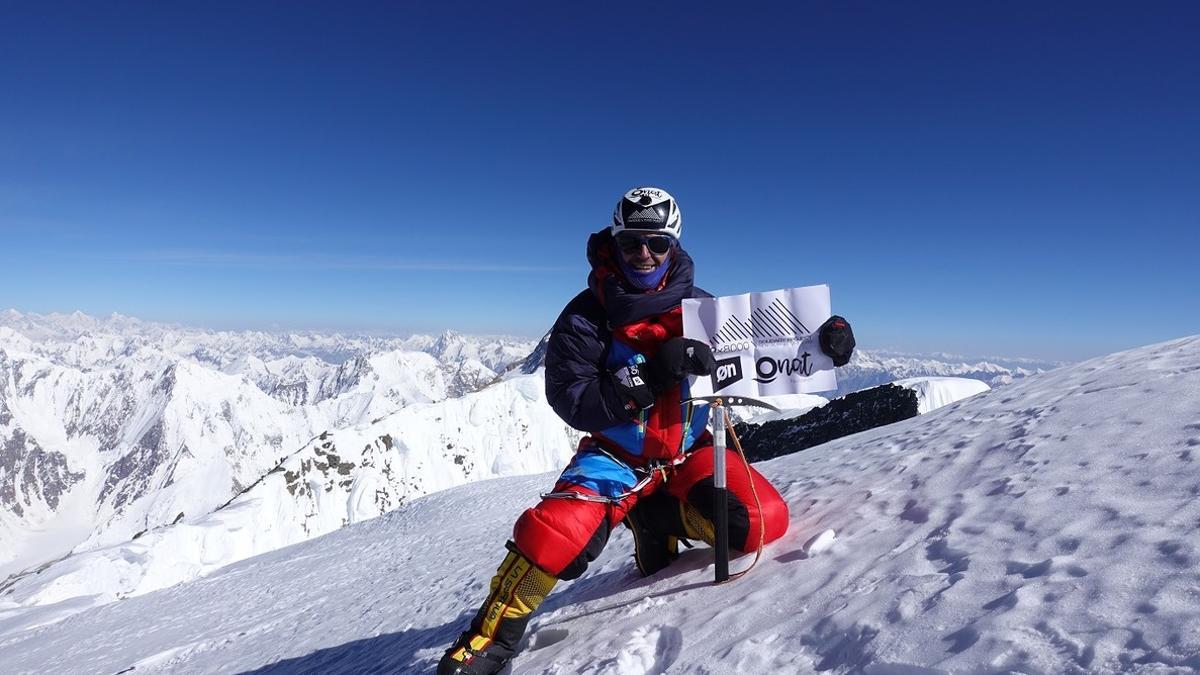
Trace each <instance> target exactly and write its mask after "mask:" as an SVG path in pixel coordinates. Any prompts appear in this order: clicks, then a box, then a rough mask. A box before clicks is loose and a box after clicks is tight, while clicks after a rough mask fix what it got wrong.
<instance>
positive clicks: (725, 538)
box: [689, 396, 778, 584]
mask: <svg viewBox="0 0 1200 675" xmlns="http://www.w3.org/2000/svg"><path fill="white" fill-rule="evenodd" d="M695 401H705V402H707V403H708V404H709V406H710V407H711V409H712V411H713V413H714V414H715V417H713V418H712V435H713V488H714V496H713V530H714V531H713V540H714V541H713V548H714V551H715V553H716V558H717V559H716V565H715V567H716V575H715V576H716V583H718V584H719V583H721V582H723V581H728V580H729V487H728V482H727V481H728V476H729V472H728V471H727V469H726V466H725V405H726V404H728V405H749V406H755V407H758V408H766V409H768V410H778V408H776V407H775V406H773V405H771V404H770V403H766V402H764V401H759V400H757V399H753V398H745V397H740V396H729V397H724V398H722V397H719V396H697V397H696V398H693V399H690V400H689V403H691V402H695Z"/></svg>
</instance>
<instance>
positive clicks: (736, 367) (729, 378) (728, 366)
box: [712, 356, 742, 393]
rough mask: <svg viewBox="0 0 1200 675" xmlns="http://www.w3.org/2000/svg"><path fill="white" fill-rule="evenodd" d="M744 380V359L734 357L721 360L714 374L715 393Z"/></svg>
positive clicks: (713, 385) (713, 386)
mask: <svg viewBox="0 0 1200 675" xmlns="http://www.w3.org/2000/svg"><path fill="white" fill-rule="evenodd" d="M741 379H742V359H741V357H739V356H733V357H730V358H728V359H719V360H718V361H717V367H716V369H714V370H713V372H712V388H713V392H714V393H715V392H718V391H721V390H722V389H724V388H725V387H728V386H729V385H731V384H733V383H735V382H738V381H740V380H741Z"/></svg>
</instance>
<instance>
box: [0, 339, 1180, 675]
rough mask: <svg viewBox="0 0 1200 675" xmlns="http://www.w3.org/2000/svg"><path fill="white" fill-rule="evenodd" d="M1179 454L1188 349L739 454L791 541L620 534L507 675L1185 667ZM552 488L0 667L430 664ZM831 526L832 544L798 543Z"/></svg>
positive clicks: (488, 504) (139, 612)
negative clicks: (775, 498)
mask: <svg viewBox="0 0 1200 675" xmlns="http://www.w3.org/2000/svg"><path fill="white" fill-rule="evenodd" d="M1198 458H1200V338H1197V337H1193V338H1187V339H1183V340H1178V341H1174V342H1170V343H1165V344H1161V345H1155V346H1151V347H1146V348H1142V349H1138V350H1133V351H1130V352H1125V353H1121V354H1116V355H1113V356H1109V357H1105V358H1101V359H1096V360H1092V361H1089V362H1086V363H1083V364H1080V365H1077V366H1072V367H1068V368H1063V369H1060V370H1056V371H1053V372H1050V373H1044V374H1039V375H1033V376H1030V377H1029V378H1027V379H1024V380H1023V381H1020V382H1016V383H1014V384H1012V385H1010V386H1006V387H1004V388H1002V389H997V390H994V391H991V392H987V393H984V394H981V395H978V396H974V397H972V398H970V399H967V400H965V401H961V402H959V403H955V404H953V405H950V406H946V407H944V408H942V409H940V410H937V411H934V412H932V413H930V414H928V415H923V416H920V417H917V418H913V419H910V420H907V421H905V422H902V423H899V424H896V425H893V426H889V427H884V428H880V429H876V430H872V431H868V432H865V433H862V434H858V435H855V436H851V437H847V438H843V439H840V440H838V441H835V442H833V443H829V444H826V445H822V446H818V447H815V448H812V449H809V450H807V451H805V452H803V453H799V454H795V455H789V456H786V457H782V458H779V459H777V460H773V461H770V462H766V463H763V464H761V465H759V467H760V469H761V470H762V471H763V473H764V474H765V475H766V476H767V477H768V478H769V479H770V480H772V482H773V483H774V484H775V485H776V486H777V487H778V488H779V489H780V490H781V492H782V493H783V495H784V497H785V498H786V499H787V501H788V503H789V504H790V505H791V510H792V513H791V530H790V531H789V532H788V534H787V535H785V537H784V538H783V539H781V540H780V541H778V542H776V543H774V544H773V545H771V546H770V547H769V548H768V549H767V550H766V551H765V554H764V556H763V559H762V561H761V563H760V564H759V565H758V567H757V568H755V569H754V570H753V571H751V573H750V575H749V576H747V577H746V578H744V579H741V580H739V581H736V582H734V583H732V584H728V585H724V586H720V587H713V586H712V585H710V581H711V575H712V567H711V552H710V551H708V550H707V549H705V548H703V547H702V546H701V547H700V548H698V549H695V550H691V551H687V552H685V553H684V554H683V556H682V557H681V559H680V560H679V561H677V563H676V564H675V565H673V566H672V567H670V568H668V570H665V571H664V572H662V573H660V574H659V575H657V576H655V577H652V578H650V579H639V578H638V577H636V576H635V575H634V573H633V572H632V567H631V564H630V560H629V558H630V555H631V550H632V549H631V542H630V539H629V537H628V534H627V533H626V532H625V531H624V530H621V531H619V532H617V533H616V534H615V535H614V538H613V540H612V542H611V544H610V545H609V547H608V548H607V549H606V550H605V552H604V554H603V555H602V556H601V557H600V559H599V560H597V561H596V562H595V563H594V564H593V565H592V567H591V568H590V569H589V570H588V572H587V573H586V574H585V575H584V576H583V577H582V578H581V579H579V580H577V581H575V582H572V583H570V584H564V585H562V586H561V587H560V588H559V589H557V590H556V591H555V592H554V593H553V594H552V595H551V596H550V597H549V598H548V599H547V601H546V603H545V606H544V607H543V611H542V612H540V613H539V614H538V615H537V618H535V619H534V621H533V623H532V626H531V630H530V635H529V639H528V642H527V645H526V648H525V649H524V651H523V652H522V653H521V654H520V655H519V656H518V657H517V659H516V661H515V664H514V668H513V672H514V673H545V674H556V675H557V674H562V675H565V674H568V673H571V674H574V673H613V674H615V673H623V674H633V673H665V672H670V673H705V674H711V675H716V674H718V673H774V672H781V673H803V672H813V671H829V672H837V673H843V672H864V673H871V674H876V675H880V674H895V673H905V674H908V673H976V672H1022V673H1093V672H1095V673H1107V672H1144V673H1185V672H1194V671H1195V670H1197V669H1200V568H1197V566H1196V561H1197V559H1198V557H1200V543H1198V541H1200V537H1198V536H1197V535H1198V534H1200V500H1198V499H1197V498H1196V497H1197V495H1198V494H1200V462H1198V461H1197V459H1198ZM552 479H553V477H552V475H549V474H547V475H542V476H535V477H522V478H508V479H498V480H492V481H484V482H480V483H474V484H470V485H467V486H464V487H461V488H456V489H452V490H446V491H443V492H439V493H435V494H433V495H430V496H428V497H425V498H422V499H420V500H417V501H414V502H412V503H410V504H408V505H407V506H405V507H403V508H400V509H397V510H395V511H393V512H391V513H389V514H387V515H385V516H383V517H381V518H377V519H374V520H371V521H368V522H364V523H359V524H357V525H353V526H350V527H347V528H343V529H341V530H338V531H336V532H334V533H332V534H330V535H328V536H325V537H321V538H318V539H315V540H311V541H308V542H305V543H302V544H298V545H296V546H292V547H289V548H286V549H281V550H278V551H275V552H272V553H269V554H266V555H263V556H259V557H256V558H253V559H250V560H246V561H243V562H240V563H237V564H234V565H231V566H229V567H227V568H225V569H222V570H220V571H218V572H216V573H214V574H212V575H211V576H208V577H206V578H203V579H200V580H197V581H194V582H191V583H188V584H181V585H179V586H175V587H173V588H170V589H166V590H163V591H159V592H156V593H150V594H147V595H143V596H140V597H135V598H130V599H128V600H125V601H123V602H119V603H113V604H109V605H106V606H104V607H100V608H96V609H92V610H89V611H87V612H84V613H81V614H77V615H75V616H73V617H70V618H68V619H66V620H64V621H61V622H58V623H55V624H52V625H48V626H44V627H42V628H36V629H30V630H25V631H22V632H19V633H16V634H12V635H9V636H8V637H3V638H0V663H3V664H4V666H5V668H4V670H5V672H11V673H43V672H55V673H166V672H170V673H242V672H259V673H300V672H303V673H318V672H319V673H334V674H336V673H358V672H368V671H369V672H406V673H407V672H429V671H430V670H431V668H432V664H433V663H434V662H435V660H436V659H437V657H438V656H439V655H440V653H441V651H442V650H443V649H444V647H445V646H446V644H448V642H449V641H450V640H451V639H453V637H454V636H455V635H457V633H458V632H459V631H460V630H461V629H462V627H463V626H464V625H465V622H466V620H467V618H468V616H469V614H470V613H471V612H472V611H473V609H474V608H475V607H476V606H477V603H478V602H479V600H480V598H481V597H482V595H483V593H484V589H485V586H486V583H487V581H488V578H489V576H490V575H491V573H492V572H493V571H494V569H495V566H496V565H497V564H498V562H499V560H500V558H501V556H502V554H503V549H502V547H501V544H502V542H503V541H504V539H505V538H506V537H507V536H508V534H509V532H510V528H511V524H512V521H513V519H514V518H515V516H516V515H517V514H518V513H519V512H520V511H521V510H522V509H523V508H526V507H527V506H528V505H530V504H532V503H533V502H534V501H535V500H536V495H537V493H538V491H539V490H542V489H545V488H546V487H548V485H549V483H550V481H551V480H552ZM829 529H832V530H835V531H836V533H837V535H836V539H834V540H833V541H832V542H822V543H821V545H820V546H813V545H811V544H809V542H810V541H812V540H813V539H814V537H816V536H817V535H819V534H820V533H822V532H824V531H826V530H829ZM748 563H749V559H748V558H745V557H743V558H740V559H738V560H736V561H735V563H734V567H735V569H738V568H741V567H743V566H745V565H747V564H748ZM0 601H2V600H0ZM40 611H48V610H45V609H43V610H40ZM13 621H18V622H25V619H24V618H23V617H22V615H21V613H20V612H19V611H13V612H9V613H7V614H5V615H4V616H0V630H3V629H4V628H5V626H6V622H8V623H9V624H11V622H13ZM272 664H274V665H272ZM372 668H378V670H374V671H371V670H370V669H372Z"/></svg>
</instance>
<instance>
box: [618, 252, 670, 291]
mask: <svg viewBox="0 0 1200 675" xmlns="http://www.w3.org/2000/svg"><path fill="white" fill-rule="evenodd" d="M674 252H675V249H671V250H670V251H668V252H667V257H665V258H663V261H662V264H661V265H659V266H658V267H655V268H654V269H652V270H650V271H649V272H638V271H637V270H635V269H633V267H631V266H630V265H629V263H627V262H625V256H623V255H621V254H619V253H618V254H617V266H619V267H620V268H621V273H622V274H624V275H625V278H626V279H628V280H629V283H631V284H633V285H634V287H636V288H638V289H640V290H643V291H648V290H651V289H654V288H658V285H659V284H660V283H662V280H663V277H664V276H666V274H667V270H668V269H670V268H671V254H673V253H674Z"/></svg>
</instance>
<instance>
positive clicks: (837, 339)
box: [817, 314, 854, 366]
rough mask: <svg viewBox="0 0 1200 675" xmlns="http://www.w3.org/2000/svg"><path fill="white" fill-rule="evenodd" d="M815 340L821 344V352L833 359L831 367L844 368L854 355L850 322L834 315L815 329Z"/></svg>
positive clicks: (852, 332)
mask: <svg viewBox="0 0 1200 675" xmlns="http://www.w3.org/2000/svg"><path fill="white" fill-rule="evenodd" d="M817 339H818V341H819V342H820V343H821V351H823V352H825V356H828V357H829V358H831V359H833V365H835V366H844V365H846V364H847V363H849V362H850V357H851V356H852V355H853V354H854V331H853V330H851V329H850V322H849V321H846V320H845V319H843V318H842V317H840V316H838V315H836V314H834V315H833V316H831V317H829V318H828V319H826V320H825V323H823V324H821V327H820V328H818V329H817Z"/></svg>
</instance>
